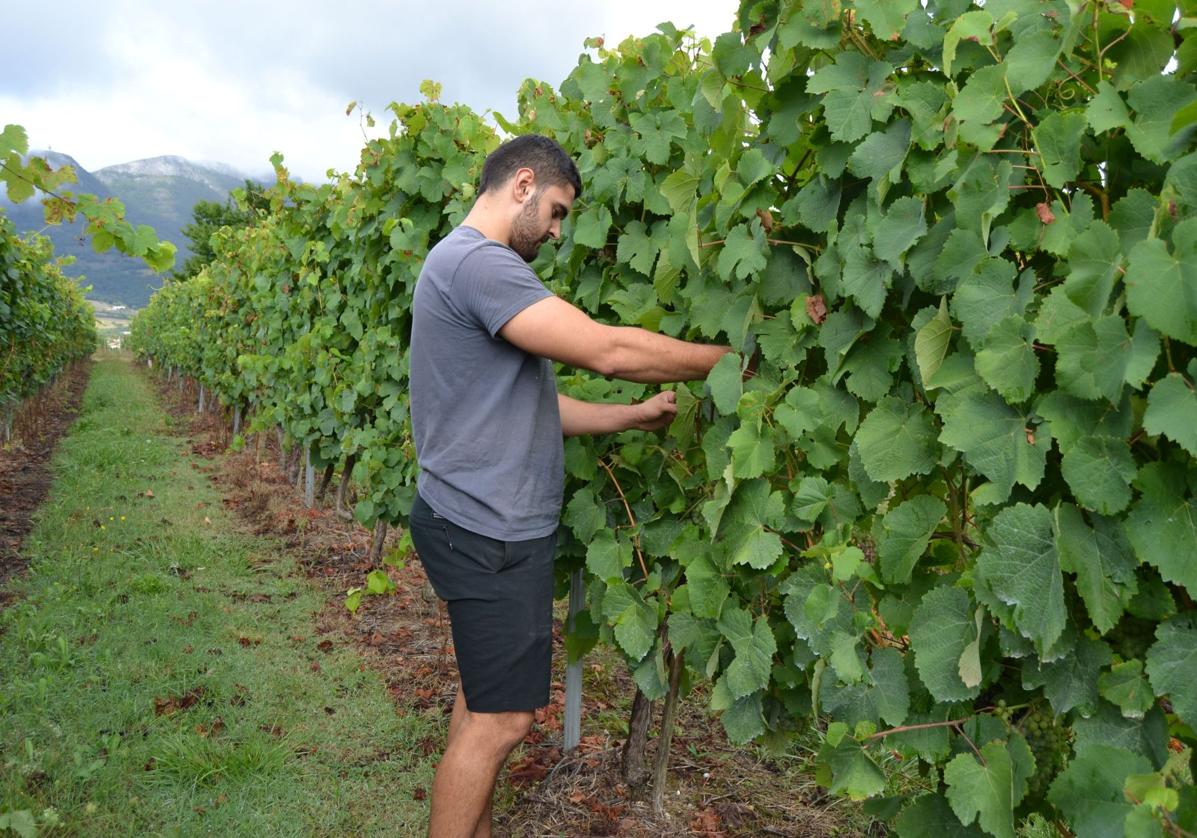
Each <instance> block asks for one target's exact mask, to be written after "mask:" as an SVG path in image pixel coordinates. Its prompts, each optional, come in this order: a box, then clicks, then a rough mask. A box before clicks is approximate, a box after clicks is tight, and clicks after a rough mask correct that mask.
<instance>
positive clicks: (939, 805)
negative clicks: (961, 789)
mask: <svg viewBox="0 0 1197 838" xmlns="http://www.w3.org/2000/svg"><path fill="white" fill-rule="evenodd" d="M894 829H895V830H896V831H897V833H898V838H984V836H985V833H984V832H982V831H981V830H980V829H979V828H978V827H977V826H976V825H974V824H969V825H968V826H965V825H964V824H962V823H960V819H959V818H957V817H956V813H955V812H953V811H952V806H951V804H950V803H948V800H947V798H946V797H944V796H943V795H939V794H923V795H920V796H918V797H916V798H915V799H914V802H913V803H911V804H910V805H909V806H907V807H906V808H905V809H903V810H902V813H901V814H900V815H898V818H897V820H895V821H894Z"/></svg>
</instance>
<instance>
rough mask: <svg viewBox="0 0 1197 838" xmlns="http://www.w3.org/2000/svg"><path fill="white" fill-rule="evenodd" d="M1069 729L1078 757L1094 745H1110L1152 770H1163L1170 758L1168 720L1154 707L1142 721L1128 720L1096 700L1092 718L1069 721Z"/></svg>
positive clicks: (1112, 706) (1077, 718)
mask: <svg viewBox="0 0 1197 838" xmlns="http://www.w3.org/2000/svg"><path fill="white" fill-rule="evenodd" d="M1072 730H1073V733H1074V734H1075V736H1076V738H1075V742H1074V745H1073V748H1074V750H1075V751H1076V753H1077V754H1078V755H1079V754H1083V753H1084V752H1085V751H1087V750H1089V749H1090V748H1092V747H1094V746H1095V745H1113V746H1116V747H1118V748H1125V749H1126V750H1128V751H1131V752H1133V753H1135V754H1138V755H1140V756H1142V757H1143V758H1144V759H1146V760H1148V761H1149V762H1150V763H1151V764H1152V765H1153V766H1155V767H1156V768H1161V767H1163V765H1164V763H1166V762H1167V761H1168V758H1169V756H1170V755H1171V752H1170V751H1169V750H1168V720H1167V719H1166V718H1165V716H1164V712H1163V710H1161V709H1160V708H1159V706H1158V705H1157V706H1155V707H1153V708H1151V709H1150V710H1148V711H1147V715H1146V716H1145V717H1143V718H1142V719H1128V718H1126V717H1125V716H1123V715H1122V711H1121V710H1119V709H1118V708H1117V707H1115V706H1114V705H1112V704H1110V703H1109V702H1108V701H1099V702H1098V705H1097V710H1096V712H1094V714H1093V715H1092V716H1090V717H1089V718H1084V717H1083V716H1080V717H1076V718H1074V719H1073V723H1072Z"/></svg>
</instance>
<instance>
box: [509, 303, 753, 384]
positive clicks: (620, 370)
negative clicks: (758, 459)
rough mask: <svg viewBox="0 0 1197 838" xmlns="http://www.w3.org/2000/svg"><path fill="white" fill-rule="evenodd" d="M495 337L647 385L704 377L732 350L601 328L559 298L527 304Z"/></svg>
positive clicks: (640, 331) (635, 330) (642, 332)
mask: <svg viewBox="0 0 1197 838" xmlns="http://www.w3.org/2000/svg"><path fill="white" fill-rule="evenodd" d="M499 335H500V336H501V337H502V338H503V339H504V340H507V341H508V342H510V343H513V344H515V345H516V346H518V347H519V348H520V349H523V350H524V351H525V352H530V353H531V354H533V355H539V356H541V357H543V358H550V359H552V360H554V361H560V362H561V363H563V364H568V365H569V366H571V367H581V368H583V369H588V370H593V371H594V372H597V373H599V374H600V375H605V376H607V377H609V378H622V379H624V380H625V381H641V382H646V383H661V382H665V381H694V380H698V379H703V378H706V377H707V373H709V372H710V371H711V367H713V366H715V362H716V361H718V360H719V359H720V358H722V357H723V355H724V354H725V353H727V352H729V351H731V348H730V347H727V346H717V345H714V344H706V343H689V342H687V341H684V340H677V339H676V338H671V337H669V336H668V335H661V334H657V333H655V332H650V331H647V330H646V329H639V328H636V327H634V326H605V325H603V324H602V323H598V322H596V321H594V320H591V319H590V317H588V316H587V315H586V313H585V312H584V311H582V310H581V309H579V308H577V307H576V306H573V305H571V304H570V303H568V302H566V301H565V300H563V299H561V298H560V297H547V298H546V299H543V300H541V301H540V302H537V303H533V304H532V305H530V306H528V307H527V308H525V309H524V310H523V311H521V312H520V313H519V314H517V315H515V316H514V317H512V318H511V319H510V320H509V321H507V323H506V324H505V325H504V326H503V328H502V329H500V330H499Z"/></svg>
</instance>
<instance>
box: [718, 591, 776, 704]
mask: <svg viewBox="0 0 1197 838" xmlns="http://www.w3.org/2000/svg"><path fill="white" fill-rule="evenodd" d="M719 631H720V632H722V633H723V636H724V637H726V638H727V639H728V641H729V642H730V643H731V645H732V648H733V649H734V650H735V652H736V657H735V659H734V660H732V662H731V665H730V666H729V667H728V668H727V688H728V689H729V690H730V691H731V694H732V695H733V696H734V697H735V698H737V699H739V698H743V697H744V696H747V695H751V694H752V693H755V692H757V691H759V690H763V689H764V688H765V687H767V686H768V685H769V673H770V672H771V671H772V669H773V656H774V655H775V654H777V641H776V640H775V639H774V637H773V631H772V629H770V628H769V621H768V620H766V619H765V618H764V617H760V618H758V619H757V620H756V623H755V624H754V623H753V620H752V617H751V615H749V613H748V612H747V611H745V610H743V609H741V608H729V609H726V610H725V611H724V612H723V616H721V617H720V618H719Z"/></svg>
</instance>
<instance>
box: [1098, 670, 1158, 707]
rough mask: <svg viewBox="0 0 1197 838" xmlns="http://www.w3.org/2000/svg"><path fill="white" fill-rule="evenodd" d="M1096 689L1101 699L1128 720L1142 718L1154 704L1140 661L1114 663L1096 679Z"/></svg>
mask: <svg viewBox="0 0 1197 838" xmlns="http://www.w3.org/2000/svg"><path fill="white" fill-rule="evenodd" d="M1097 689H1098V691H1099V692H1100V693H1101V696H1102V698H1104V699H1105V700H1106V701H1109V702H1110V703H1111V704H1116V705H1117V706H1118V707H1119V708H1120V709H1121V710H1122V715H1124V716H1126V717H1127V718H1128V719H1141V718H1143V716H1144V715H1146V713H1147V711H1148V710H1150V709H1151V706H1152V705H1153V704H1155V694H1154V693H1152V691H1151V687H1150V685H1148V683H1147V678H1146V677H1145V676H1144V674H1143V661H1141V660H1128V661H1122V662H1120V663H1115V664H1114V665H1113V666H1111V667H1110V671H1109V672H1103V673H1102V674H1101V676H1100V677H1099V678H1098V679H1097Z"/></svg>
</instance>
